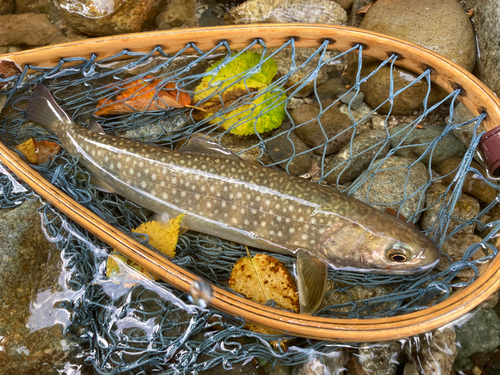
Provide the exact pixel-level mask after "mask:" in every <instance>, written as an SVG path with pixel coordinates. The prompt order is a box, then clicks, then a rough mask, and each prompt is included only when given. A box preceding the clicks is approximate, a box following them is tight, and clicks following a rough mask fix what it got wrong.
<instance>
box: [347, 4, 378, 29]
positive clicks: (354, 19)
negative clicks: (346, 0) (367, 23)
mask: <svg viewBox="0 0 500 375" xmlns="http://www.w3.org/2000/svg"><path fill="white" fill-rule="evenodd" d="M371 3H373V0H354V1H353V3H352V9H351V15H350V17H349V26H352V27H358V26H359V25H360V24H361V21H362V20H363V18H364V16H365V14H364V13H358V11H359V10H360V9H361V8H363V7H365V6H367V5H368V4H371Z"/></svg>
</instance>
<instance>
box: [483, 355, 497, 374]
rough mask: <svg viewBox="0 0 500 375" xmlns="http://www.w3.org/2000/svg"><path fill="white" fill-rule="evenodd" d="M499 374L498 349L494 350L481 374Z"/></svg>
mask: <svg viewBox="0 0 500 375" xmlns="http://www.w3.org/2000/svg"><path fill="white" fill-rule="evenodd" d="M497 374H500V350H498V349H497V350H496V351H495V352H494V353H493V355H492V356H491V358H490V360H489V362H488V363H487V364H486V367H485V368H484V371H483V374H482V375H497Z"/></svg>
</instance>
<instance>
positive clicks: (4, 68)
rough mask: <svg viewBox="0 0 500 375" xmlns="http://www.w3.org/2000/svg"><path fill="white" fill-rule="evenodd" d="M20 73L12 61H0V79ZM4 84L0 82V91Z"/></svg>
mask: <svg viewBox="0 0 500 375" xmlns="http://www.w3.org/2000/svg"><path fill="white" fill-rule="evenodd" d="M21 73H22V71H21V69H20V68H19V66H18V65H17V64H16V63H15V62H14V61H11V60H0V78H4V79H5V78H9V77H12V76H14V75H17V74H21ZM6 84H7V83H6V82H0V89H1V88H2V87H4V86H5V85H6Z"/></svg>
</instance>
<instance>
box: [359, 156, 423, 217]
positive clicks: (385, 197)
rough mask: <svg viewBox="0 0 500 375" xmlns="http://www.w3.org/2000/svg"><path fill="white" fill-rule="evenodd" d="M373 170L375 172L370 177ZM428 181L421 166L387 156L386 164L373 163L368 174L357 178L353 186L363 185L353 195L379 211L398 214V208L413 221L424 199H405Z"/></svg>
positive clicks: (409, 159)
mask: <svg viewBox="0 0 500 375" xmlns="http://www.w3.org/2000/svg"><path fill="white" fill-rule="evenodd" d="M410 165H411V167H410ZM376 170H378V172H377V173H375V175H373V173H374V171H376ZM428 180H429V174H428V171H427V168H426V167H425V166H424V165H423V164H422V163H420V162H416V161H415V159H412V158H406V157H401V156H390V157H389V158H387V159H386V160H385V161H379V162H377V163H375V165H374V166H373V167H372V168H371V170H370V171H366V172H364V173H363V174H362V175H361V176H359V177H358V179H357V180H356V181H355V182H354V183H353V185H355V186H357V185H358V183H360V182H362V184H361V186H360V187H359V188H357V190H356V191H355V192H354V193H353V194H352V195H353V197H355V198H358V199H360V200H362V201H364V202H367V203H377V205H376V206H375V207H377V208H380V209H386V208H393V209H395V210H396V211H398V210H399V209H400V208H401V210H400V211H399V212H400V213H401V214H402V215H403V216H405V217H406V218H407V219H410V220H412V217H413V216H414V215H415V216H416V217H415V219H416V220H418V217H419V216H420V214H417V212H418V211H420V210H421V209H422V208H423V207H422V206H423V205H424V204H425V199H422V201H420V198H421V194H420V193H417V194H415V195H413V196H412V197H411V198H408V197H409V196H411V195H412V194H413V193H415V192H416V191H417V190H418V189H420V188H421V187H422V186H423V185H424V184H425V183H427V181H428ZM368 190H369V192H368ZM367 195H368V197H367ZM367 198H368V199H367ZM394 202H396V203H394ZM412 221H413V220H412Z"/></svg>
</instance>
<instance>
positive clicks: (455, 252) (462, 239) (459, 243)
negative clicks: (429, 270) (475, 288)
mask: <svg viewBox="0 0 500 375" xmlns="http://www.w3.org/2000/svg"><path fill="white" fill-rule="evenodd" d="M482 240H483V239H482V238H481V237H479V236H476V235H474V234H470V233H464V234H455V235H454V236H452V237H451V238H449V239H448V240H446V242H444V243H443V246H442V248H441V254H448V255H449V256H450V258H451V262H452V263H455V262H458V261H460V260H463V257H464V254H465V252H466V251H467V249H468V248H469V246H471V245H474V244H477V243H479V242H481V241H482ZM485 256H486V254H485V253H484V251H483V249H482V248H481V247H480V248H478V249H477V250H476V251H475V252H474V254H473V255H472V256H471V257H469V258H468V259H465V260H468V261H472V260H477V259H480V258H482V257H485ZM483 265H484V264H476V267H477V269H478V270H481V268H482V267H483ZM449 266H450V262H449V261H448V258H447V257H445V256H443V255H441V259H440V261H439V263H438V265H437V266H436V268H435V269H436V270H437V271H444V270H445V269H447V268H448V267H449ZM475 276H476V273H475V272H474V270H473V269H472V268H470V267H466V268H464V269H462V270H461V271H460V272H459V273H458V274H457V276H456V277H461V278H466V279H469V280H470V279H471V278H472V277H475Z"/></svg>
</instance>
